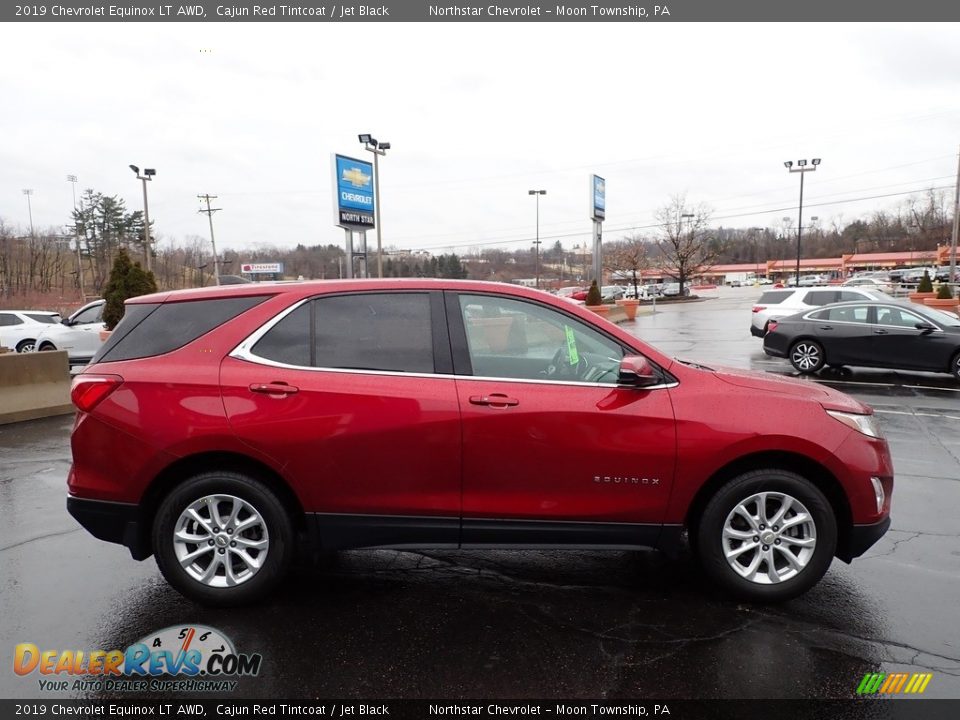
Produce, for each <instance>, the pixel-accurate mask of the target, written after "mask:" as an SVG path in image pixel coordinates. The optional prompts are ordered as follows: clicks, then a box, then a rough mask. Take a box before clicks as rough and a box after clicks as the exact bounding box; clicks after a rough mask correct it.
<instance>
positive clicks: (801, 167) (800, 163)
mask: <svg viewBox="0 0 960 720" xmlns="http://www.w3.org/2000/svg"><path fill="white" fill-rule="evenodd" d="M819 164H820V158H814V159H813V161H812V166H811V167H807V161H806V160H797V167H793V162H791V161H790V160H787V161H786V162H785V163H784V164H783V165H784V167H785V168H787V171H788V172H792V173H800V210H799V213H798V216H797V218H798V219H797V287H799V286H800V237H801V236H802V234H803V174H804V173H807V172H813V171H814V170H816V169H817V166H818V165H819Z"/></svg>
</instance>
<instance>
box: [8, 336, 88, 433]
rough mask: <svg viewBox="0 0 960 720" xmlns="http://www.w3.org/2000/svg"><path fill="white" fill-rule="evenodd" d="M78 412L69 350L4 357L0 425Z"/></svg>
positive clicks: (9, 354)
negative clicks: (71, 382)
mask: <svg viewBox="0 0 960 720" xmlns="http://www.w3.org/2000/svg"><path fill="white" fill-rule="evenodd" d="M74 411H75V408H74V407H73V404H72V403H71V402H70V364H69V362H68V360H67V352H66V351H65V350H59V351H53V352H32V353H3V354H0V425H6V424H7V423H13V422H20V421H22V420H33V419H35V418H42V417H50V416H51V415H67V414H69V413H72V412H74Z"/></svg>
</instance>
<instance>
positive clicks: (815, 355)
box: [790, 340, 824, 374]
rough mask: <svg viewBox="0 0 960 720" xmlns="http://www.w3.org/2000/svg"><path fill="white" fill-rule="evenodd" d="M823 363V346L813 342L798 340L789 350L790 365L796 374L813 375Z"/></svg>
mask: <svg viewBox="0 0 960 720" xmlns="http://www.w3.org/2000/svg"><path fill="white" fill-rule="evenodd" d="M823 363H824V358H823V345H821V344H820V343H818V342H816V341H815V340H799V341H798V342H795V343H794V344H793V346H792V347H791V348H790V364H791V365H793V367H794V369H795V370H796V371H797V372H800V373H803V374H807V373H815V372H816V371H817V370H819V369H820V368H822V367H823Z"/></svg>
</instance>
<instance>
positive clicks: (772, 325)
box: [767, 320, 777, 333]
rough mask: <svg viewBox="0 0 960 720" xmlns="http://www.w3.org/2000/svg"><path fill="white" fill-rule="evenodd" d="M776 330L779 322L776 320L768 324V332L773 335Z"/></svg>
mask: <svg viewBox="0 0 960 720" xmlns="http://www.w3.org/2000/svg"><path fill="white" fill-rule="evenodd" d="M776 329H777V321H776V320H771V321H770V322H768V323H767V332H768V333H772V332H773V331H774V330H776Z"/></svg>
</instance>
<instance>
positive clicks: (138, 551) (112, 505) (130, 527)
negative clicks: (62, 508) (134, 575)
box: [67, 496, 153, 560]
mask: <svg viewBox="0 0 960 720" xmlns="http://www.w3.org/2000/svg"><path fill="white" fill-rule="evenodd" d="M67 512H69V513H70V514H71V515H72V516H73V518H74V520H76V521H77V522H78V523H80V524H81V525H82V526H83V527H84V528H85V529H86V530H87V532H89V533H90V534H91V535H93V536H94V537H95V538H97V539H99V540H105V541H107V542H112V543H118V544H120V545H125V546H126V547H127V549H129V550H130V555H131V556H132V557H133V559H134V560H146V559H147V558H148V557H150V556H151V555H152V554H153V550H152V549H151V547H150V540H149V538H147V537H146V533H145V532H144V529H145V527H146V524H145V523H144V522H143V520H142V518H141V514H140V508H139V507H138V506H137V505H132V504H130V503H118V502H109V501H106V500H84V499H83V498H77V497H72V496H69V497H67Z"/></svg>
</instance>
